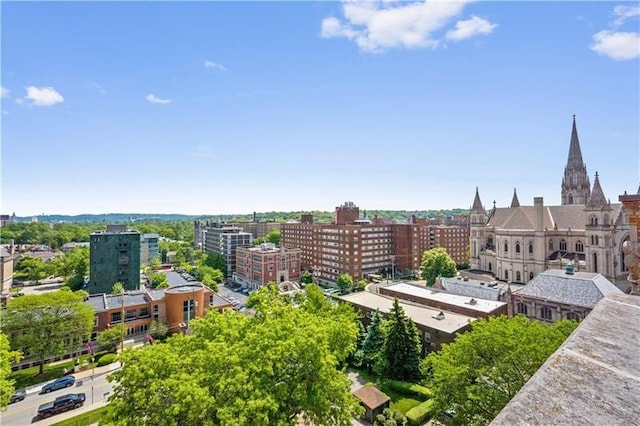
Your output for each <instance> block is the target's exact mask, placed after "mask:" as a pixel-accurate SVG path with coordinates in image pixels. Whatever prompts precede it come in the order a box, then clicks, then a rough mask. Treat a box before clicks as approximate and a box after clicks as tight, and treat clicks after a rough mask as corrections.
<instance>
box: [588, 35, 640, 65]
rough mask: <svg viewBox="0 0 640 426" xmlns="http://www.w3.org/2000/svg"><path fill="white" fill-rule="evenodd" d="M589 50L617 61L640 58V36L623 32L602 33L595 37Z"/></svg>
mask: <svg viewBox="0 0 640 426" xmlns="http://www.w3.org/2000/svg"><path fill="white" fill-rule="evenodd" d="M593 41H594V43H593V44H592V45H591V46H589V48H590V49H591V50H593V51H595V52H598V53H599V54H601V55H604V56H608V57H609V58H611V59H614V60H616V61H625V60H629V59H634V58H637V57H638V56H640V34H638V33H631V32H621V31H600V32H599V33H596V34H594V35H593Z"/></svg>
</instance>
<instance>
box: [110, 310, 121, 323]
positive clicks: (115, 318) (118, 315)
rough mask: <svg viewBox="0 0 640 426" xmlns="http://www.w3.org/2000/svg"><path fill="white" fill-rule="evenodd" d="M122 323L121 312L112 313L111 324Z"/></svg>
mask: <svg viewBox="0 0 640 426" xmlns="http://www.w3.org/2000/svg"><path fill="white" fill-rule="evenodd" d="M120 321H122V314H121V313H120V312H111V324H116V323H119V322H120Z"/></svg>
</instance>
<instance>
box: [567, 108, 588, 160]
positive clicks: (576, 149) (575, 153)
mask: <svg viewBox="0 0 640 426" xmlns="http://www.w3.org/2000/svg"><path fill="white" fill-rule="evenodd" d="M583 166H584V162H583V161H582V151H581V150H580V140H579V139H578V129H577V128H576V116H575V114H574V115H573V127H572V128H571V144H570V145H569V158H568V159H567V167H568V168H574V167H575V168H579V167H583Z"/></svg>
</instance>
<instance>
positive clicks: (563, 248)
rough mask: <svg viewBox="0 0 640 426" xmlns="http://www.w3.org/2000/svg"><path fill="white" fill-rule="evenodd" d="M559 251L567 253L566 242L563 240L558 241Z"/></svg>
mask: <svg viewBox="0 0 640 426" xmlns="http://www.w3.org/2000/svg"><path fill="white" fill-rule="evenodd" d="M560 250H562V251H567V242H566V241H565V240H560Z"/></svg>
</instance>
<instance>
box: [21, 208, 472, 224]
mask: <svg viewBox="0 0 640 426" xmlns="http://www.w3.org/2000/svg"><path fill="white" fill-rule="evenodd" d="M303 213H312V214H313V216H314V220H315V221H316V222H320V223H322V222H331V221H332V220H333V217H334V212H323V211H297V212H262V213H255V217H256V220H258V221H260V222H287V221H291V220H299V219H300V215H301V214H303ZM468 213H469V210H467V209H451V210H367V211H365V210H360V216H361V217H365V216H366V217H367V218H369V219H371V218H373V217H374V216H378V217H381V218H385V219H392V220H394V221H396V222H406V221H408V220H409V219H410V218H411V216H413V215H415V216H416V217H424V218H429V217H435V216H454V215H460V214H468ZM35 217H36V218H37V219H38V222H45V223H60V222H71V223H135V222H150V221H182V220H194V219H207V220H214V221H221V222H252V221H253V219H254V215H253V213H251V214H222V215H185V214H160V213H158V214H151V213H105V214H80V215H75V216H69V215H57V214H53V215H40V216H35ZM31 220H32V216H29V217H17V221H18V222H30V221H31Z"/></svg>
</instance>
